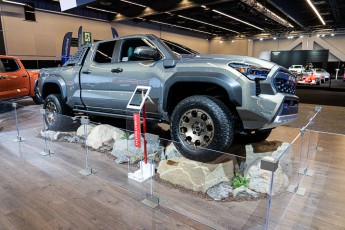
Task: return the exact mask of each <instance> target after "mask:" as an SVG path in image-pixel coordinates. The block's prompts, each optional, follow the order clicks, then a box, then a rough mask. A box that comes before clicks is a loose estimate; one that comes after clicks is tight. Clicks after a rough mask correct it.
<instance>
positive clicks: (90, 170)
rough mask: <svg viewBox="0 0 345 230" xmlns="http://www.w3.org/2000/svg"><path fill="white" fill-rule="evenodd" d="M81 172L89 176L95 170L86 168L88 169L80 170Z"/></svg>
mask: <svg viewBox="0 0 345 230" xmlns="http://www.w3.org/2000/svg"><path fill="white" fill-rule="evenodd" d="M79 173H80V174H82V175H84V176H89V175H91V174H92V173H95V171H93V170H92V168H86V169H83V170H80V171H79Z"/></svg>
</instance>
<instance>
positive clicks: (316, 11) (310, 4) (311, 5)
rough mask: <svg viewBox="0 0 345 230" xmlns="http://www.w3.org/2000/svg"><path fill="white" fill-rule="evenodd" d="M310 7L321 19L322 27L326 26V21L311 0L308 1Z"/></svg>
mask: <svg viewBox="0 0 345 230" xmlns="http://www.w3.org/2000/svg"><path fill="white" fill-rule="evenodd" d="M307 2H308V4H309V6H310V7H311V8H312V9H313V10H314V12H315V14H316V15H317V17H318V18H319V19H320V21H321V23H322V25H326V23H325V21H324V20H323V19H322V17H321V15H320V13H319V11H318V10H317V9H316V8H315V6H314V5H313V3H312V2H311V1H310V0H307Z"/></svg>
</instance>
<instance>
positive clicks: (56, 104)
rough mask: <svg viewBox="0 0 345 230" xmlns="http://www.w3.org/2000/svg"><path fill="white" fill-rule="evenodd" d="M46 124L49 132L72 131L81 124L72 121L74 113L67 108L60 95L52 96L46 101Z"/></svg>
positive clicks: (44, 106)
mask: <svg viewBox="0 0 345 230" xmlns="http://www.w3.org/2000/svg"><path fill="white" fill-rule="evenodd" d="M43 108H44V109H45V122H46V124H47V126H48V129H49V130H54V131H72V130H76V129H77V128H78V127H79V125H80V123H79V121H77V120H74V119H72V117H71V115H72V111H71V110H70V109H69V108H68V107H67V105H66V103H65V102H64V100H63V98H62V96H61V95H60V94H50V95H48V97H47V98H46V99H45V101H44V105H43Z"/></svg>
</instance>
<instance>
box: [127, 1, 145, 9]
mask: <svg viewBox="0 0 345 230" xmlns="http://www.w3.org/2000/svg"><path fill="white" fill-rule="evenodd" d="M120 1H121V2H126V3H129V4H132V5H135V6H140V7H143V8H146V7H147V6H145V5H142V4H139V3H136V2H131V1H128V0H120Z"/></svg>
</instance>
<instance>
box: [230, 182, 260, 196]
mask: <svg viewBox="0 0 345 230" xmlns="http://www.w3.org/2000/svg"><path fill="white" fill-rule="evenodd" d="M232 194H233V196H234V198H236V197H237V196H251V197H254V198H257V197H258V193H256V192H254V191H252V190H250V189H249V188H246V187H244V186H243V185H242V186H240V187H238V188H235V189H234V191H233V193H232Z"/></svg>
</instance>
